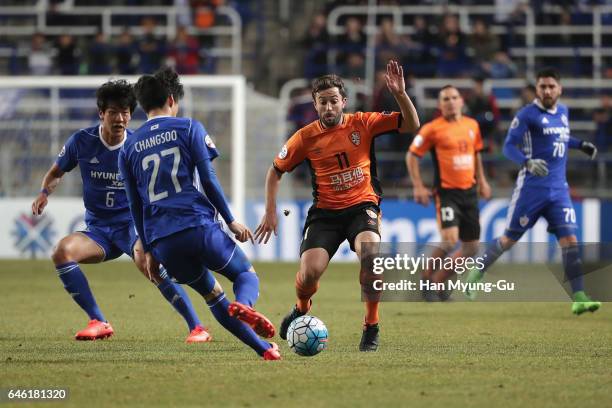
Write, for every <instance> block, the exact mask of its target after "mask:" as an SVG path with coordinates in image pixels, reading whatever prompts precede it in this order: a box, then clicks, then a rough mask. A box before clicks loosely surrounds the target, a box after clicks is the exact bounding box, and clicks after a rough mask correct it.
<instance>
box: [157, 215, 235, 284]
mask: <svg viewBox="0 0 612 408" xmlns="http://www.w3.org/2000/svg"><path fill="white" fill-rule="evenodd" d="M151 247H152V252H153V256H154V257H155V259H157V260H158V261H159V262H160V263H162V264H163V265H164V266H165V268H166V270H167V271H168V273H169V274H170V276H172V277H173V278H174V279H176V280H177V281H178V282H179V283H183V284H185V283H190V282H193V281H195V280H197V279H198V278H199V277H200V276H202V274H203V273H206V272H207V271H206V270H207V269H210V270H212V271H219V272H221V273H224V268H225V267H226V266H227V265H228V264H229V262H230V261H231V260H232V257H233V256H234V253H235V252H239V253H240V254H242V251H241V250H240V248H239V247H237V246H236V243H235V242H234V241H233V240H232V239H231V238H230V237H229V236H228V235H227V234H226V233H225V232H224V231H223V230H222V229H221V227H220V225H219V224H218V223H212V224H207V225H205V226H198V227H193V228H188V229H185V230H182V231H179V232H176V233H174V234H172V235H169V236H167V237H164V238H160V239H158V240H156V241H154V242H153V243H152V245H151Z"/></svg>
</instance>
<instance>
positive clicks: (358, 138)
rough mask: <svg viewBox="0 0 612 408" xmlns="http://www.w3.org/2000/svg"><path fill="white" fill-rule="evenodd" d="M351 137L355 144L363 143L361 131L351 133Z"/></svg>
mask: <svg viewBox="0 0 612 408" xmlns="http://www.w3.org/2000/svg"><path fill="white" fill-rule="evenodd" d="M349 138H350V139H351V142H353V144H354V145H355V146H359V145H360V144H361V135H360V134H359V132H353V133H351V136H350V137H349Z"/></svg>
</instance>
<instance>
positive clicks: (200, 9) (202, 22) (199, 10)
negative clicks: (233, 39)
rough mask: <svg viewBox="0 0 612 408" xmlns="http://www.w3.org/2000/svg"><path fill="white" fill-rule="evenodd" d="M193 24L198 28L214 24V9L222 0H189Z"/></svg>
mask: <svg viewBox="0 0 612 408" xmlns="http://www.w3.org/2000/svg"><path fill="white" fill-rule="evenodd" d="M190 3H191V8H192V10H193V24H194V25H195V26H196V27H198V28H209V27H212V26H213V25H214V24H215V20H216V9H217V7H218V6H220V5H222V4H223V0H191V2H190Z"/></svg>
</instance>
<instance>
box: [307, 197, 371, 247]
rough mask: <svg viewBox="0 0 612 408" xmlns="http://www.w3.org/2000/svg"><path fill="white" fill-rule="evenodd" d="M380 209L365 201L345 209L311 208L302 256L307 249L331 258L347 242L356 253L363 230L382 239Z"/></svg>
mask: <svg viewBox="0 0 612 408" xmlns="http://www.w3.org/2000/svg"><path fill="white" fill-rule="evenodd" d="M380 215H381V214H380V207H379V206H378V205H376V204H374V203H370V202H366V203H362V204H357V205H354V206H352V207H349V208H344V209H342V210H325V209H322V208H316V207H314V206H312V207H310V209H309V210H308V216H307V217H306V222H305V223H304V230H303V231H302V244H301V245H300V256H301V255H302V254H303V253H304V252H305V251H306V250H308V249H312V248H323V249H325V250H326V251H327V253H328V254H329V258H330V259H331V258H332V257H333V256H334V254H335V253H336V251H337V250H338V247H339V246H340V244H341V243H342V242H344V240H345V239H347V240H348V242H349V244H350V246H351V250H353V251H354V250H355V247H354V244H355V238H356V237H357V235H359V233H360V232H363V231H372V232H375V233H376V234H378V236H380Z"/></svg>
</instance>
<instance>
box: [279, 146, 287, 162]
mask: <svg viewBox="0 0 612 408" xmlns="http://www.w3.org/2000/svg"><path fill="white" fill-rule="evenodd" d="M287 153H288V152H287V145H284V146H283V148H282V149H281V151H280V152H279V153H278V158H279V159H281V160H284V159H285V157H287Z"/></svg>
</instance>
